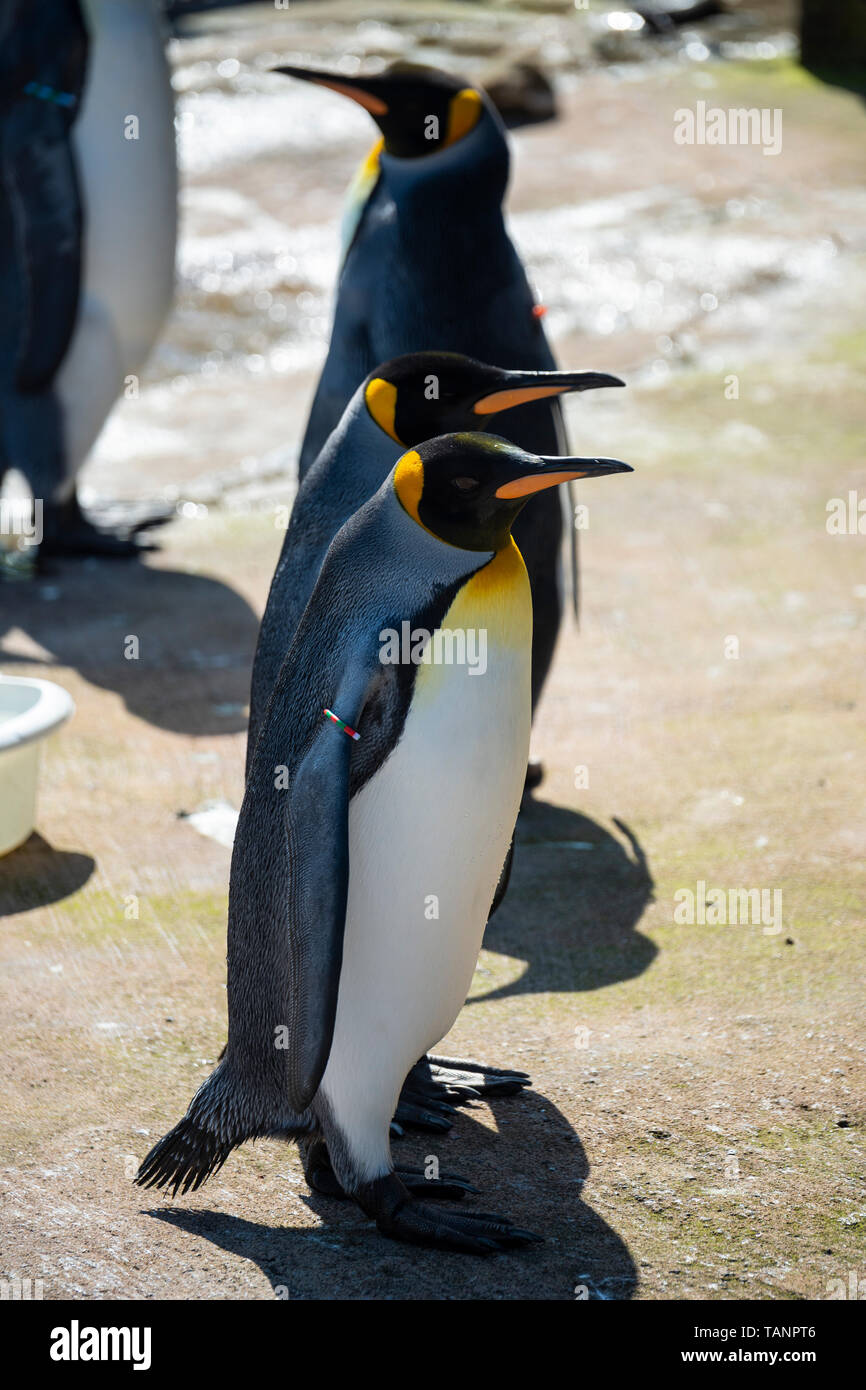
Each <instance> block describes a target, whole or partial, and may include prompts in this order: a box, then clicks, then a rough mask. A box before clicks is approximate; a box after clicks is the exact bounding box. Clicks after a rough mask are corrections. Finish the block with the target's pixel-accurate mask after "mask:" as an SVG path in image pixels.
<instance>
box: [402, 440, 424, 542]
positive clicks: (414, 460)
mask: <svg viewBox="0 0 866 1390" xmlns="http://www.w3.org/2000/svg"><path fill="white" fill-rule="evenodd" d="M394 491H395V492H396V494H397V497H398V499H399V501H400V505H401V506H402V508H403V510H404V511H406V512H408V513H409V515H410V516H411V518H412V520H413V521H417V523H418V525H419V526H424V523H423V521H422V520H421V518H420V516H419V515H418V507H419V506H420V504H421V494H422V492H423V491H424V464H423V463H422V462H421V455H420V454H419V453H418V451H417V450H416V449H410V450H409V452H408V454H404V455H403V457H402V458H401V460H400V462H399V463H398V464H397V471H396V472H395V474H394ZM424 529H425V530H426V529H427V528H426V527H424Z"/></svg>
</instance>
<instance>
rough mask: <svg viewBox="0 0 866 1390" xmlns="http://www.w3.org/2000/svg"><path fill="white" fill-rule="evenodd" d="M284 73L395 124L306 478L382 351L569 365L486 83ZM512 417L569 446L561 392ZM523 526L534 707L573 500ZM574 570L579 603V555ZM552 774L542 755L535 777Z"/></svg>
mask: <svg viewBox="0 0 866 1390" xmlns="http://www.w3.org/2000/svg"><path fill="white" fill-rule="evenodd" d="M277 71H279V72H283V73H286V74H288V75H289V76H290V77H296V78H300V79H302V80H303V81H306V82H314V83H316V84H318V85H319V86H324V87H328V88H330V89H331V90H333V91H336V92H339V93H342V94H343V95H345V96H347V97H350V98H351V99H352V100H353V101H355V102H357V103H358V104H359V105H360V106H362V107H364V109H365V110H367V111H368V112H369V113H370V115H371V116H372V118H373V120H374V121H375V122H376V124H377V125H378V126H379V129H380V131H381V139H380V141H379V142H378V144H377V145H376V146H375V147H374V148H373V150H372V151H371V152H370V154H369V155H368V157H367V160H366V161H365V163H364V164H363V165H362V167H361V170H360V172H359V174H358V176H357V178H356V181H355V184H354V186H353V188H352V189H351V191H350V196H349V202H348V207H347V213H346V221H345V225H344V259H343V263H342V269H341V272H340V279H339V287H338V294H337V304H336V311H335V314H334V324H333V331H332V335H331V343H330V348H329V351H328V357H327V360H326V362H325V366H324V369H323V371H322V376H321V379H320V381H319V385H318V389H317V391H316V394H315V398H314V401H313V406H312V410H311V414H310V420H309V424H308V426H307V431H306V435H305V438H304V442H303V446H302V450H301V458H300V465H299V472H300V476H301V478H303V477H304V476H305V474H306V472H307V471H308V469H309V468H311V467H312V465H313V463H314V461H315V459H316V458H317V456H318V454H319V452H320V451H321V449H322V446H323V444H324V443H325V440H326V439H327V437H328V435H329V434H330V433H331V431H332V430H333V429H334V428H335V427H336V425H337V423H338V421H339V420H340V417H341V415H342V413H343V411H344V409H345V407H346V404H347V403H348V401H349V400H350V399H351V397H352V396H353V394H354V392H355V390H356V389H357V387H358V384H359V382H360V381H361V380H362V379H363V378H364V377H365V376H366V375H367V374H368V373H369V372H370V371H372V370H373V368H374V367H375V366H376V364H377V363H378V362H384V361H387V360H388V359H389V358H392V357H395V356H397V355H399V354H402V353H408V352H419V351H425V350H428V349H436V350H443V351H449V352H461V353H465V354H466V355H467V356H470V357H475V358H478V359H479V360H480V361H482V362H492V363H495V364H496V365H497V366H502V367H510V366H514V365H519V366H520V367H522V368H527V369H535V370H541V371H547V370H550V369H552V368H554V367H555V365H556V363H555V361H554V358H553V354H552V353H551V350H550V347H549V346H548V343H547V339H546V337H545V334H544V329H543V327H542V324H541V317H540V314H541V312H543V311H542V310H541V308H540V306H538V305H536V304H535V303H534V302H533V297H532V294H531V292H530V288H529V285H528V283H527V280H526V275H525V273H524V269H523V266H522V264H521V261H520V258H519V256H518V255H517V252H516V251H515V249H514V246H513V245H512V243H511V241H510V239H509V236H508V233H507V231H506V229H505V223H504V219H503V214H502V200H503V197H504V194H505V189H506V184H507V181H508V169H509V152H508V145H507V142H506V135H505V128H504V126H503V123H502V121H501V119H500V117H499V115H498V113H497V112H496V110H495V108H494V106H493V104H492V102H491V101H490V99H489V98H488V96H487V95H486V93H485V92H483V91H482V90H481V89H480V88H479V87H476V86H473V85H471V84H470V83H468V82H465V81H463V80H462V79H460V78H457V77H454V76H452V75H451V74H449V73H445V72H441V71H439V70H438V69H433V68H423V67H414V66H411V65H408V64H403V63H400V64H395V65H393V66H392V67H391V68H389V69H388V70H386V71H385V72H383V73H380V74H377V75H376V76H369V77H368V76H360V77H347V76H345V75H344V74H342V73H330V72H321V71H318V72H315V71H311V70H309V69H305V68H298V67H280V68H279V69H277ZM502 428H503V430H504V433H505V434H506V435H507V437H508V438H509V439H510V440H512V441H513V442H514V443H516V444H519V445H520V446H521V447H522V448H526V449H529V450H531V451H533V452H535V453H540V454H547V453H551V454H552V453H556V452H562V451H563V450H564V449H566V448H567V444H566V439H565V433H564V428H563V421H562V414H561V410H560V406H559V403H558V402H557V401H556V400H555V399H548V400H537V401H533V402H530V403H528V404H525V405H522V406H521V407H519V408H518V409H515V410H513V411H510V412H509V414H508V418H507V420H505V421H503V423H502ZM570 529H571V535H572V547H573V550H572V555H573V558H574V557H575V556H576V552H575V550H574V547H575V546H576V535H575V533H574V528H573V527H572V528H570ZM515 538H516V540H517V542H518V544H519V546H520V548H521V551H522V553H523V555H524V558H525V561H526V566H527V569H528V572H529V579H530V585H531V589H532V600H533V613H534V631H533V646H532V699H533V708H534V707H535V705H536V704H537V702H538V698H539V696H540V693H541V689H542V686H543V684H544V680H545V677H546V675H547V672H548V670H549V668H550V664H551V661H552V659H553V650H554V646H555V644H556V637H557V633H558V631H559V625H560V620H561V616H562V585H561V576H560V542H561V539H562V509H561V502H560V498H559V496H558V495H557V493H556V492H555V491H554V492H551V493H547V494H544V495H542V496H541V497H539V498H537V499H536V500H535V501H534V502H533V503H532V505H531V506H529V507H527V509H526V511H525V513H524V514H523V516H521V518H520V520H519V521H518V522H517V529H516V531H515ZM573 569H574V586H575V608H576V607H577V566H576V563H574V565H573ZM540 777H541V770H540V768H538V767H537V766H536V767H533V768H532V769H531V773H530V777H529V779H528V784H529V785H536V784H537V782H538V781H539V780H540Z"/></svg>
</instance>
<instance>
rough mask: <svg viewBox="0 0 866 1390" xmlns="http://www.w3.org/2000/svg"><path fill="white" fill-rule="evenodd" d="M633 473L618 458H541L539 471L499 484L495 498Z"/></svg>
mask: <svg viewBox="0 0 866 1390" xmlns="http://www.w3.org/2000/svg"><path fill="white" fill-rule="evenodd" d="M633 472H634V469H633V468H632V467H631V465H630V464H628V463H623V462H622V461H621V460H620V459H590V458H586V459H583V458H542V462H541V467H540V468H538V469H535V470H534V471H533V472H532V473H523V474H521V476H520V477H519V478H512V479H511V480H510V482H507V483H502V484H501V485H500V486H499V487H498V488H497V489H496V496H497V497H501V498H503V499H504V500H508V499H513V498H517V497H530V496H531V495H532V493H533V492H542V491H543V490H544V489H545V488H548V487H557V486H558V484H559V483H568V482H571V481H572V479H573V478H602V477H604V476H605V475H606V474H608V473H633Z"/></svg>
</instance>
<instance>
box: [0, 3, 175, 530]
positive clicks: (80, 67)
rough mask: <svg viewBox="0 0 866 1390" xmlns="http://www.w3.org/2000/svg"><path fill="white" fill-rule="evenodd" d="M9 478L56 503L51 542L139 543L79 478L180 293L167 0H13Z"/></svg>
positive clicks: (2, 392) (5, 402)
mask: <svg viewBox="0 0 866 1390" xmlns="http://www.w3.org/2000/svg"><path fill="white" fill-rule="evenodd" d="M0 88H2V90H0V192H2V197H0V290H2V294H3V305H4V314H3V319H2V322H0V484H2V480H3V475H4V473H5V472H7V471H8V470H11V469H15V470H17V471H18V472H20V473H21V474H22V475H23V477H24V478H25V480H26V482H27V484H28V486H29V488H30V490H31V492H32V494H33V496H34V498H35V499H36V500H37V501H38V502H40V503H41V506H42V542H41V545H40V555H41V556H47V555H134V554H136V553H137V552H138V550H139V548H140V547H139V544H138V541H137V539H136V535H137V533H138V532H139V531H141V530H143V529H145V528H146V527H148V526H151V525H154V524H156V523H158V522H160V521H164V520H165V519H166V517H167V515H168V513H167V512H165V511H162V512H159V513H157V514H154V515H152V516H150V517H148V518H147V519H146V520H144V521H139V522H138V524H137V525H135V526H132V527H128V528H126V529H125V530H122V531H118V532H117V533H111V532H108V531H105V530H101V529H99V528H97V527H96V526H94V525H93V523H92V522H91V521H89V520H88V519H87V518H86V517H85V516H84V514H83V512H82V510H81V507H80V505H79V501H78V496H77V491H76V479H77V475H78V473H79V470H80V469H81V466H82V464H83V463H84V461H85V459H86V457H87V455H88V453H89V452H90V449H91V447H92V445H93V444H94V442H95V440H96V437H97V435H98V434H99V432H100V430H101V429H102V426H103V424H104V423H105V420H106V417H107V416H108V413H109V411H110V410H111V407H112V405H113V404H114V402H115V401H116V400H117V398H118V397H119V396H120V395H121V393H122V392H123V391H124V390H125V389H128V387H129V385H130V378H134V377H135V376H136V374H137V373H138V372H139V370H140V368H141V367H142V365H143V363H144V361H145V358H146V357H147V355H148V353H149V352H150V350H151V348H152V347H153V344H154V343H155V341H156V338H157V336H158V334H159V331H160V329H161V327H162V323H163V320H164V318H165V316H166V313H167V311H168V308H169V306H170V304H171V299H172V293H173V284H174V253H175V240H176V222H177V206H176V205H177V172H176V157H175V148H174V105H173V100H172V93H171V85H170V82H169V75H168V66H167V63H166V58H165V51H164V47H163V37H162V31H161V14H160V11H159V6H158V4H157V0H80V3H79V0H44V3H40V4H38V5H36V4H33V3H31V0H5V3H4V4H3V5H2V6H0Z"/></svg>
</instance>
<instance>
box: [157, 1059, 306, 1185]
mask: <svg viewBox="0 0 866 1390" xmlns="http://www.w3.org/2000/svg"><path fill="white" fill-rule="evenodd" d="M245 1109H246V1107H244V1106H241V1105H239V1104H238V1102H237V1098H236V1096H235V1094H234V1093H233V1087H232V1086H231V1083H230V1081H229V1077H228V1075H227V1071H226V1068H225V1065H224V1064H223V1065H221V1066H218V1067H217V1069H216V1071H215V1072H214V1073H213V1074H212V1075H211V1076H209V1077H208V1079H207V1081H206V1082H205V1083H204V1085H203V1086H200V1087H199V1089H198V1090H197V1091H196V1093H195V1095H194V1096H193V1098H192V1100H191V1101H190V1105H189V1109H188V1110H187V1112H186V1114H185V1115H184V1117H183V1119H182V1120H181V1121H180V1123H179V1124H176V1125H175V1127H174V1129H171V1130H169V1132H168V1134H166V1135H165V1136H164V1137H163V1138H162V1139H160V1140H159V1142H158V1143H157V1144H154V1146H153V1148H152V1149H151V1151H150V1153H149V1154H148V1155H147V1157H146V1158H145V1159H144V1161H143V1162H142V1164H141V1167H140V1168H139V1170H138V1172H137V1173H136V1175H135V1182H136V1183H137V1184H138V1186H139V1187H168V1188H171V1193H172V1196H174V1197H176V1196H177V1194H178V1192H181V1193H186V1192H189V1191H193V1192H194V1191H195V1189H196V1188H197V1187H201V1185H202V1183H203V1182H206V1181H207V1179H208V1178H209V1177H211V1176H212V1175H213V1174H214V1173H216V1172H218V1171H219V1169H220V1168H222V1166H223V1164H224V1163H225V1161H226V1159H227V1158H228V1156H229V1154H230V1153H231V1151H232V1149H236V1148H237V1147H238V1145H239V1144H243V1143H244V1141H245V1140H247V1139H261V1138H264V1137H265V1136H266V1135H273V1136H279V1137H282V1138H289V1137H290V1136H291V1135H293V1134H300V1133H303V1132H304V1131H305V1130H306V1129H308V1128H309V1122H308V1120H306V1119H305V1118H304V1117H301V1116H293V1115H287V1114H284V1115H283V1116H282V1117H281V1118H280V1119H279V1120H273V1121H271V1122H265V1123H262V1122H261V1121H260V1120H257V1119H252V1118H251V1117H250V1116H249V1115H247V1114H245V1113H244V1110H245Z"/></svg>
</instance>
